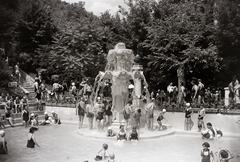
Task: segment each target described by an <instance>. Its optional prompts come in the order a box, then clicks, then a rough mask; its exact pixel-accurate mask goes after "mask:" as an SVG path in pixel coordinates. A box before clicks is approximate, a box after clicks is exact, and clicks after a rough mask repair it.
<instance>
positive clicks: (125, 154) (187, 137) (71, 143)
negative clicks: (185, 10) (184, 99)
mask: <svg viewBox="0 0 240 162" xmlns="http://www.w3.org/2000/svg"><path fill="white" fill-rule="evenodd" d="M76 129H77V125H67V124H62V125H59V126H55V125H50V126H43V127H40V130H39V131H37V132H36V133H35V136H36V138H37V141H38V143H39V144H40V146H41V148H35V149H29V148H26V142H27V139H26V138H27V134H28V129H25V128H23V127H18V128H9V129H6V130H5V131H6V140H7V142H8V148H9V155H0V161H1V162H4V161H6V162H33V161H34V162H43V161H47V162H66V161H69V162H83V161H84V160H88V161H89V162H92V161H94V157H95V155H96V153H97V152H98V151H99V150H100V149H101V147H102V144H103V143H107V144H108V145H109V151H110V152H114V153H115V155H116V160H117V162H148V161H149V162H160V161H161V162H162V161H166V162H198V161H200V160H201V157H200V151H201V149H202V143H203V142H205V140H203V139H201V137H200V136H197V135H192V134H175V135H170V136H165V137H160V138H154V139H144V140H142V141H139V142H138V143H137V144H132V143H130V142H127V143H125V144H123V145H119V144H118V143H116V141H114V140H112V139H95V138H89V137H83V136H80V135H79V134H77V133H76ZM209 143H210V145H211V149H212V150H213V151H214V152H216V151H217V150H218V149H219V148H227V149H228V150H230V151H231V152H232V153H233V154H234V155H240V138H238V137H222V138H221V139H219V140H217V141H209ZM239 161H240V158H235V159H233V160H232V161H231V162H239Z"/></svg>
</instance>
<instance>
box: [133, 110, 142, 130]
mask: <svg viewBox="0 0 240 162" xmlns="http://www.w3.org/2000/svg"><path fill="white" fill-rule="evenodd" d="M140 117H141V109H137V112H135V113H134V114H133V125H135V126H136V127H137V128H138V129H139V128H140Z"/></svg>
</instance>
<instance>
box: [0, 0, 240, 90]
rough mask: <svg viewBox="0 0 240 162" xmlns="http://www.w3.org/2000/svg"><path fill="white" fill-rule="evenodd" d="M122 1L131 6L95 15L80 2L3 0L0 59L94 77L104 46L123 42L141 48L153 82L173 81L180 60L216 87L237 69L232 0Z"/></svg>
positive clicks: (65, 76) (239, 50) (189, 74)
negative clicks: (1, 50)
mask: <svg viewBox="0 0 240 162" xmlns="http://www.w3.org/2000/svg"><path fill="white" fill-rule="evenodd" d="M125 2H126V4H127V5H128V8H123V7H121V6H119V12H118V13H116V14H115V15H111V14H110V13H109V12H108V11H105V12H103V13H102V14H101V15H100V16H96V15H93V13H89V12H87V11H86V10H85V7H84V5H85V4H84V2H79V3H74V4H68V3H66V2H62V1H60V0H1V1H0V48H1V49H3V50H4V55H2V56H1V58H0V59H1V61H3V60H5V59H6V58H8V60H9V61H8V63H9V65H10V66H14V65H15V64H16V62H20V67H21V68H22V69H24V70H25V71H27V72H36V70H37V69H45V70H44V74H45V78H44V79H46V80H47V81H48V82H50V81H51V75H56V74H57V75H59V76H60V81H66V82H70V81H71V80H75V81H76V82H79V81H81V80H82V78H83V77H89V78H92V79H94V78H95V76H96V75H97V73H98V71H101V70H104V67H105V64H106V55H107V53H108V51H109V50H110V49H112V48H114V46H115V45H116V44H117V43H118V42H124V43H125V44H126V46H127V48H130V49H132V50H133V51H134V54H135V55H137V54H138V55H139V58H140V61H139V62H140V63H141V64H142V65H143V66H144V73H145V76H146V78H147V81H148V83H149V85H150V88H152V89H159V88H161V89H162V88H165V87H166V85H167V84H168V83H169V82H170V81H173V82H175V83H177V77H176V76H177V70H178V69H179V68H180V67H181V68H183V70H184V73H183V74H184V75H183V76H182V77H183V78H182V79H183V80H184V81H185V80H186V81H188V80H191V79H192V78H193V77H196V78H202V80H203V82H204V83H205V84H206V85H207V86H215V87H216V86H226V84H227V83H228V82H229V81H230V79H229V78H228V77H223V75H224V76H231V75H233V74H239V73H240V70H239V68H236V66H237V65H238V64H239V63H240V46H239V44H240V24H239V23H240V5H239V2H238V1H237V0H224V1H222V0H202V1H199V0H170V1H169V0H162V1H155V0H127V1H125ZM4 69H5V67H3V69H1V71H0V75H1V76H4V75H5V72H4ZM6 72H7V71H6ZM6 79H7V80H8V78H7V77H6ZM6 79H5V80H4V81H3V82H7V80H6ZM3 85H4V83H3V84H2V82H1V86H3Z"/></svg>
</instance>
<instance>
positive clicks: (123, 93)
mask: <svg viewBox="0 0 240 162" xmlns="http://www.w3.org/2000/svg"><path fill="white" fill-rule="evenodd" d="M134 58H135V56H134V54H133V51H132V50H130V49H126V47H125V44H124V43H118V44H117V45H116V46H115V48H114V49H112V50H109V52H108V55H107V65H106V67H105V72H102V71H100V72H99V74H98V75H97V76H96V78H95V83H94V87H93V93H92V95H91V100H92V103H95V102H96V100H97V98H98V97H99V96H100V97H102V98H105V99H106V100H112V102H113V108H114V109H115V110H116V111H117V112H118V113H119V116H121V112H122V110H123V108H124V106H125V105H126V104H127V102H128V100H129V99H130V98H131V99H132V100H133V107H134V108H140V104H141V97H142V96H143V93H144V97H145V98H146V99H147V100H149V92H148V84H147V82H146V79H145V77H144V75H143V71H142V66H141V65H137V64H136V63H135V62H134ZM105 91H106V93H104V92H105ZM121 119H122V117H119V121H120V120H121Z"/></svg>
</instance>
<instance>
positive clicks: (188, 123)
mask: <svg viewBox="0 0 240 162" xmlns="http://www.w3.org/2000/svg"><path fill="white" fill-rule="evenodd" d="M192 114H193V111H192V108H191V106H190V103H186V111H185V129H186V131H188V130H189V131H190V130H191V129H192V126H193V122H192V119H191V115H192Z"/></svg>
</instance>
